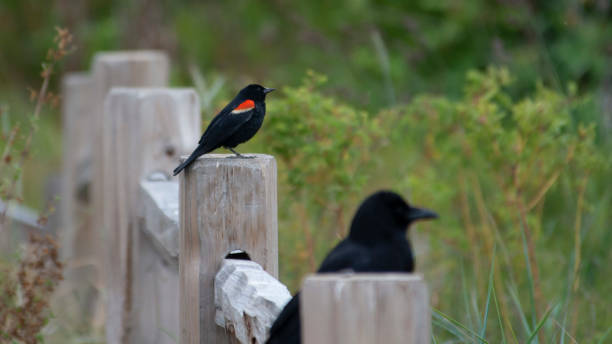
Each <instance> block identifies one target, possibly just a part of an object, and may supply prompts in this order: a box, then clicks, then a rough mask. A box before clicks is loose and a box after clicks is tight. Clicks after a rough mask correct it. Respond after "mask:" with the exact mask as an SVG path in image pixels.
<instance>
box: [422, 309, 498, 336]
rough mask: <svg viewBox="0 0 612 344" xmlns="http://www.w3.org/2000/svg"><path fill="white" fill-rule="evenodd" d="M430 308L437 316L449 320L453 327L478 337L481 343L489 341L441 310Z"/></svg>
mask: <svg viewBox="0 0 612 344" xmlns="http://www.w3.org/2000/svg"><path fill="white" fill-rule="evenodd" d="M432 310H433V311H434V313H435V314H437V315H438V316H440V317H441V318H443V319H445V320H446V321H448V322H450V323H451V324H453V325H454V326H455V327H457V328H460V329H462V330H463V331H465V332H467V333H468V334H469V335H471V336H473V337H474V338H476V339H478V340H479V341H480V342H481V343H485V344H489V342H487V340H486V339H484V338H482V337H481V336H480V335H478V333H476V332H474V331H472V330H470V329H469V328H467V327H465V326H464V325H463V324H461V323H460V322H458V321H457V320H455V319H453V318H451V317H450V316H448V315H446V314H444V313H442V312H441V311H439V310H437V309H434V308H432Z"/></svg>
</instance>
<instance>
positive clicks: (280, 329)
mask: <svg viewBox="0 0 612 344" xmlns="http://www.w3.org/2000/svg"><path fill="white" fill-rule="evenodd" d="M437 217H438V215H437V214H436V213H434V212H433V211H431V210H427V209H422V208H417V207H412V206H410V205H409V204H408V203H406V202H405V201H404V200H403V199H402V197H401V196H399V195H398V194H396V193H393V192H389V191H379V192H377V193H375V194H373V195H371V196H370V197H368V198H366V200H365V201H364V202H363V203H362V204H361V206H359V209H358V210H357V213H356V214H355V217H354V218H353V222H352V223H351V230H350V232H349V235H348V237H347V238H346V239H344V240H342V241H341V242H340V243H339V244H338V245H337V246H336V247H335V248H334V249H333V250H332V251H331V252H330V253H329V254H328V255H327V257H325V260H323V263H322V264H321V267H319V270H318V271H317V272H319V273H329V272H338V271H352V272H412V271H413V270H414V258H413V257H412V250H411V249H410V243H409V242H408V239H406V230H407V229H408V226H409V225H410V224H411V223H413V222H414V221H417V220H422V219H434V218H437ZM299 308H300V301H299V293H298V294H296V295H295V296H294V297H293V298H292V299H291V301H289V302H288V303H287V305H286V306H285V308H284V309H283V310H282V311H281V313H280V314H279V316H278V318H277V319H276V321H274V324H273V325H272V328H271V329H270V338H269V339H268V341H267V343H268V344H281V343H283V344H297V343H300V342H301V338H300V337H301V330H300V310H299Z"/></svg>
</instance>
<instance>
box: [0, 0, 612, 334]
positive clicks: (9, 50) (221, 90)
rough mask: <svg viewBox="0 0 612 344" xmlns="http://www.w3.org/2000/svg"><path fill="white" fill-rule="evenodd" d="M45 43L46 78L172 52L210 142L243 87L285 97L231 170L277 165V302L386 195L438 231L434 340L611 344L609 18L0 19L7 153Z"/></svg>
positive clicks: (1, 14) (47, 117)
mask: <svg viewBox="0 0 612 344" xmlns="http://www.w3.org/2000/svg"><path fill="white" fill-rule="evenodd" d="M55 26H60V27H66V28H68V29H69V30H70V31H71V32H72V33H73V34H74V38H75V44H76V46H77V50H76V51H75V52H74V53H73V54H71V55H69V56H68V57H67V58H66V60H65V62H64V63H63V64H62V65H61V66H60V69H61V70H58V71H56V73H57V74H58V75H61V73H62V72H67V71H77V70H86V69H89V67H90V66H89V64H90V62H91V60H92V56H93V54H95V53H96V52H99V51H103V50H117V49H137V48H146V49H163V50H165V51H167V52H168V53H169V54H170V56H171V59H172V72H171V73H172V75H171V80H172V85H174V86H194V87H196V88H197V89H198V92H199V93H200V95H201V98H202V107H203V109H202V110H203V111H202V115H203V118H204V122H205V125H206V124H207V122H208V121H209V120H210V119H211V118H212V116H214V114H216V112H217V110H219V109H220V107H222V106H223V105H224V104H225V103H226V102H227V101H228V100H229V99H230V98H231V97H232V96H233V95H234V93H235V92H236V91H237V90H238V89H239V88H241V87H242V86H244V85H245V84H247V83H250V82H260V83H262V84H264V85H266V86H268V87H276V88H280V89H281V92H278V93H274V94H272V95H271V96H270V99H269V101H268V103H269V115H268V116H267V118H266V122H265V124H264V128H263V129H262V130H261V131H260V133H259V134H258V136H257V137H256V139H254V140H253V142H250V143H248V144H247V145H246V146H247V147H244V148H242V150H241V151H258V152H264V153H269V154H274V155H275V156H276V157H277V159H278V161H279V202H280V204H279V216H280V219H279V220H280V223H279V228H280V237H279V246H280V255H281V256H280V269H281V279H282V280H283V281H284V282H285V283H287V284H288V285H289V286H290V287H291V288H292V290H296V289H297V288H298V287H299V283H300V280H301V278H302V277H303V276H304V274H306V273H309V272H312V271H313V270H315V269H316V267H317V265H318V264H319V262H320V261H321V259H322V258H323V257H324V256H325V254H326V252H327V251H328V250H329V249H330V248H331V247H332V246H333V245H334V244H335V243H336V242H337V241H338V240H339V239H340V238H341V237H342V236H344V235H345V234H346V230H347V228H348V225H349V223H350V219H351V217H352V214H353V212H354V210H355V208H356V206H357V204H358V202H359V201H360V200H361V199H362V198H364V197H365V196H367V195H368V194H369V193H370V192H371V191H373V190H375V189H378V188H382V187H384V188H392V189H395V190H397V191H399V192H401V193H403V194H404V195H405V196H407V197H409V198H410V200H411V201H413V202H414V203H416V204H419V205H423V206H427V207H430V208H432V209H435V210H436V211H438V212H439V213H440V214H441V215H442V217H441V219H440V220H438V221H436V222H432V223H427V224H422V225H418V226H416V227H415V228H414V229H413V230H412V231H411V238H412V240H413V244H414V246H415V249H416V251H417V253H418V255H417V267H418V270H420V271H421V272H423V273H424V274H425V275H426V277H427V279H428V281H429V284H430V288H431V293H432V306H433V307H434V308H435V309H436V310H438V312H434V325H435V326H434V331H433V332H434V336H433V338H434V340H436V341H437V342H446V341H459V342H484V341H485V340H486V341H489V342H491V343H497V342H502V341H507V342H521V343H522V342H526V341H528V340H529V339H530V338H531V339H532V340H534V342H536V341H539V342H540V343H547V342H559V343H571V342H574V340H576V341H578V342H586V343H591V342H592V343H598V342H601V343H604V342H606V341H612V335H610V336H608V334H609V333H610V331H611V329H612V327H611V326H612V297H611V296H610V295H612V283H610V280H609V277H608V276H609V266H610V265H611V264H612V253H611V252H612V250H610V249H609V244H608V243H609V242H611V240H612V234H611V232H610V230H609V227H608V225H607V224H608V223H611V222H612V193H611V192H612V185H611V184H610V182H609V180H610V176H611V175H612V174H611V173H612V169H611V168H610V161H611V159H610V154H609V152H610V148H612V147H611V144H610V139H609V136H610V133H611V130H612V63H610V61H612V5H611V3H610V2H609V1H605V0H576V1H569V0H560V1H536V0H531V1H529V0H525V1H505V0H498V1H478V0H474V1H446V0H444V1H425V0H419V1H367V0H344V1H335V2H330V1H321V0H311V1H303V2H289V1H283V0H274V1H267V2H256V1H231V2H229V1H228V2H212V1H207V2H201V1H186V0H184V1H169V0H134V1H100V0H90V1H69V0H56V1H51V2H46V3H44V4H43V3H41V2H39V1H36V0H1V1H0V46H1V47H2V49H0V108H1V109H2V116H1V117H0V129H1V130H2V135H3V137H5V136H6V134H7V130H8V129H7V128H10V126H11V125H13V124H14V123H18V122H19V121H23V120H24V116H23V113H27V112H31V104H30V103H29V101H28V91H27V89H28V87H30V86H33V87H34V86H35V85H38V84H39V83H40V81H39V80H40V75H39V74H40V62H41V61H42V60H43V59H44V56H45V54H46V52H47V49H48V47H49V45H50V43H51V42H52V39H53V36H54V34H55V32H54V29H53V28H54V27H55ZM313 70H314V71H316V72H312V71H313ZM53 80H54V81H53V82H54V83H55V85H53V86H52V88H53V89H58V83H59V80H60V79H59V78H55V79H53ZM38 125H39V127H40V130H39V131H38V133H37V135H36V137H35V140H34V143H33V147H32V149H33V154H34V155H35V159H31V160H30V161H29V162H28V163H27V165H26V166H25V168H24V174H23V176H22V181H21V184H20V185H21V186H22V189H21V192H22V196H23V198H24V200H25V203H26V204H28V205H29V206H31V207H34V208H36V209H43V208H44V207H45V203H46V200H45V199H44V197H43V195H44V192H43V189H44V185H45V180H46V178H47V177H48V176H49V175H51V174H53V173H58V171H59V167H60V162H61V135H62V134H61V118H60V115H59V111H58V110H57V109H56V110H50V111H47V112H46V113H45V114H44V115H43V116H41V120H40V123H39V124H38ZM3 145H4V143H0V146H3ZM0 148H1V147H0ZM451 318H452V319H453V320H451ZM538 330H539V332H538V334H537V335H535V333H536V331H538ZM606 338H607V339H606Z"/></svg>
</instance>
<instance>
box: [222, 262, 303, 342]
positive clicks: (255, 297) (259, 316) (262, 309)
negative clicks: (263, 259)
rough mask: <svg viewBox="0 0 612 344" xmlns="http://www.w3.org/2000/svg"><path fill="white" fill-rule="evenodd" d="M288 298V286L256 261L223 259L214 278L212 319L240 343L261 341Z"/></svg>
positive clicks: (263, 340) (289, 296)
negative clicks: (214, 312) (214, 310)
mask: <svg viewBox="0 0 612 344" xmlns="http://www.w3.org/2000/svg"><path fill="white" fill-rule="evenodd" d="M290 299H291V294H290V293H289V290H288V289H287V287H286V286H285V285H284V284H282V283H281V282H280V281H279V280H277V279H276V278H274V277H272V275H270V274H269V273H267V272H266V271H265V270H263V269H262V267H261V266H260V265H259V264H257V263H256V262H253V261H250V260H236V259H225V260H223V263H222V265H221V269H220V270H219V272H218V273H217V276H216V277H215V307H216V316H215V322H216V324H217V325H219V326H221V327H224V328H225V329H227V330H228V332H229V333H230V334H233V336H235V337H236V339H238V341H239V342H240V343H242V344H263V343H265V341H266V339H267V338H268V335H269V331H270V327H272V323H274V320H276V317H277V316H278V314H279V313H280V311H281V310H282V309H283V307H285V304H286V303H287V302H289V300H290Z"/></svg>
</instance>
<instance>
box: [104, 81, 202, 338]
mask: <svg viewBox="0 0 612 344" xmlns="http://www.w3.org/2000/svg"><path fill="white" fill-rule="evenodd" d="M199 134H200V106H199V101H198V98H197V96H196V94H195V92H194V91H193V90H190V89H163V88H160V89H139V88H113V89H112V90H111V92H110V93H109V95H108V97H107V99H106V103H105V115H104V122H103V125H102V152H103V155H102V161H103V164H102V165H103V166H102V167H103V173H102V175H103V180H102V181H103V184H102V190H103V191H104V193H103V196H104V197H103V202H102V212H101V213H102V224H103V227H102V229H103V232H104V233H105V234H106V236H105V240H104V241H103V244H102V245H101V246H103V247H104V249H105V250H106V255H105V256H106V262H107V266H108V274H107V278H108V279H107V295H108V297H107V317H106V335H107V338H106V340H107V342H108V343H144V342H147V343H162V342H163V341H161V340H162V338H163V336H162V332H163V331H162V329H161V328H153V329H151V328H149V327H147V328H146V329H142V328H140V327H139V326H141V325H142V323H141V322H139V320H138V317H137V314H139V311H140V307H141V304H140V302H142V300H143V299H142V297H141V296H142V295H143V293H142V290H143V288H147V287H150V285H148V284H147V283H144V282H143V281H146V279H143V278H141V276H140V275H141V274H142V273H144V272H145V271H146V269H144V270H143V267H142V266H140V263H143V264H148V263H149V262H147V261H146V259H148V258H146V257H149V256H151V253H150V252H146V251H145V252H140V250H141V248H142V247H140V242H141V238H142V235H143V234H142V233H141V232H142V231H141V230H139V228H140V223H139V219H140V217H139V215H140V211H141V199H140V197H139V196H140V193H139V188H140V186H139V183H140V180H141V179H143V178H146V177H147V176H149V175H151V174H152V173H157V174H159V173H161V174H164V175H166V176H169V175H170V171H171V170H172V169H173V168H174V166H175V165H176V164H177V156H178V155H179V154H184V153H187V152H190V151H191V150H192V149H193V148H194V145H195V143H196V142H197V140H198V136H199ZM168 178H169V177H168ZM142 249H143V250H145V249H146V247H144V248H142ZM141 259H142V260H141ZM143 266H144V265H143ZM147 326H148V325H147ZM145 332H149V333H147V334H146V335H147V337H146V338H147V339H148V338H150V337H148V336H149V335H152V334H155V335H156V337H155V338H156V340H160V341H159V342H157V341H148V340H145V339H142V338H139V336H140V335H143V334H144V333H145Z"/></svg>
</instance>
